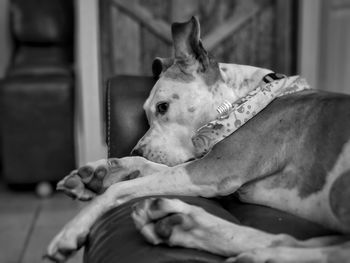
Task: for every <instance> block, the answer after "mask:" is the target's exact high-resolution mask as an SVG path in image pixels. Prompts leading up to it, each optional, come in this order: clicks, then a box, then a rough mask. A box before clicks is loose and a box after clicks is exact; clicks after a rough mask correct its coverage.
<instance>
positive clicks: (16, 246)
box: [0, 185, 83, 263]
mask: <svg viewBox="0 0 350 263" xmlns="http://www.w3.org/2000/svg"><path fill="white" fill-rule="evenodd" d="M82 206H83V205H82V204H81V203H79V202H78V201H73V200H71V199H70V198H68V197H66V196H64V195H63V194H56V195H54V196H53V197H51V198H48V199H40V198H38V197H37V196H36V195H35V194H34V193H21V192H11V191H9V190H7V189H6V188H5V187H4V186H2V185H0V263H38V262H44V261H43V260H42V255H43V254H44V252H45V249H46V246H47V245H48V243H49V241H50V240H51V238H53V237H54V235H55V234H56V233H57V232H58V231H59V230H60V228H61V227H62V226H63V225H64V224H65V223H66V222H67V221H68V220H69V219H70V218H72V217H73V216H74V215H75V214H76V213H77V211H78V210H79V209H80V208H81V207H82ZM69 262H70V263H81V262H82V251H80V252H79V253H78V254H77V255H75V256H74V258H72V259H71V260H70V261H69Z"/></svg>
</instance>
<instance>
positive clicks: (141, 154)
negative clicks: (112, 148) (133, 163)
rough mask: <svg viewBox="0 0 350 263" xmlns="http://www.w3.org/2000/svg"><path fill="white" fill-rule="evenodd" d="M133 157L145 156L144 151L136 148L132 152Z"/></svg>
mask: <svg viewBox="0 0 350 263" xmlns="http://www.w3.org/2000/svg"><path fill="white" fill-rule="evenodd" d="M131 155H132V156H143V151H142V149H141V148H134V149H133V150H132V151H131Z"/></svg>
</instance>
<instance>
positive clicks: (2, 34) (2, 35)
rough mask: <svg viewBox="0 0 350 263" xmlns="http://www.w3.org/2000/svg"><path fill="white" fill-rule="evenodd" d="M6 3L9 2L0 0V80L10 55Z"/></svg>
mask: <svg viewBox="0 0 350 263" xmlns="http://www.w3.org/2000/svg"><path fill="white" fill-rule="evenodd" d="M8 2H9V0H0V78H1V77H3V76H4V73H5V70H6V68H7V65H8V61H9V58H10V55H11V41H10V35H9V25H8V14H9V12H8Z"/></svg>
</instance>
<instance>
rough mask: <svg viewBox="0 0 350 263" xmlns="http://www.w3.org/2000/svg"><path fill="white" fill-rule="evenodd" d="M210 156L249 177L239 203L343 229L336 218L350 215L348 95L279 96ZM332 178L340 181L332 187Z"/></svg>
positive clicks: (304, 93)
mask: <svg viewBox="0 0 350 263" xmlns="http://www.w3.org/2000/svg"><path fill="white" fill-rule="evenodd" d="M228 145H229V147H228ZM209 154H210V155H212V158H206V161H208V160H213V162H216V164H215V163H213V164H212V165H216V166H218V167H220V169H221V168H225V169H228V170H231V171H232V173H233V174H236V175H237V177H239V176H241V174H244V175H245V176H246V177H247V178H246V179H247V183H246V184H245V185H243V187H241V188H240V190H239V195H240V198H241V199H242V200H243V201H246V202H251V203H254V204H263V205H269V206H271V207H275V208H279V209H281V210H284V211H288V212H291V213H293V214H296V215H299V216H302V217H304V218H308V219H312V220H314V221H316V222H319V223H321V224H324V225H327V226H329V227H331V228H335V229H338V230H344V229H342V228H343V227H342V226H341V225H342V224H341V222H339V220H340V221H342V220H345V219H344V217H345V215H344V213H345V214H346V217H347V218H349V213H350V207H349V205H348V204H347V203H346V200H345V199H344V198H345V195H346V196H347V197H348V199H349V197H350V184H349V182H348V181H349V180H348V179H345V178H346V176H347V178H350V176H349V175H350V96H347V95H343V94H336V93H327V92H322V91H304V92H300V93H296V94H292V95H287V96H284V97H281V98H278V99H276V100H275V101H274V102H272V103H271V104H270V105H269V106H268V107H267V108H266V109H264V110H263V111H262V112H261V113H260V114H258V115H257V116H255V117H254V118H253V119H252V120H250V121H248V122H247V123H246V124H245V125H244V126H243V127H241V128H240V129H239V130H237V131H236V132H235V133H234V134H232V135H231V136H230V137H228V138H227V139H226V140H224V141H222V142H221V143H219V144H218V145H216V146H215V147H214V148H213V150H212V152H211V153H209ZM217 162H219V163H217ZM209 165H210V164H209ZM250 178H257V179H254V180H251V179H250ZM341 178H342V179H341ZM336 180H342V182H343V183H342V184H336V185H333V186H332V184H333V183H334V182H335V181H336ZM344 180H345V181H344ZM346 207H347V208H346ZM344 209H345V210H346V211H345V212H344ZM340 210H342V212H340ZM339 213H342V215H341V216H340V217H342V218H343V219H339V218H337V217H339V216H337V214H339ZM348 230H349V229H348ZM348 230H347V231H348Z"/></svg>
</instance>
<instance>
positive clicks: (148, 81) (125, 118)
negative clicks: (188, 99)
mask: <svg viewBox="0 0 350 263" xmlns="http://www.w3.org/2000/svg"><path fill="white" fill-rule="evenodd" d="M154 83H155V80H154V79H153V77H145V76H116V77H114V78H112V79H110V80H109V81H108V83H107V97H106V100H107V101H106V105H107V112H106V113H107V118H106V119H107V123H106V125H107V127H106V133H107V137H106V139H107V145H108V156H109V157H124V156H128V155H129V154H130V152H131V150H132V149H133V147H134V146H135V145H136V143H137V141H138V140H139V139H140V138H141V137H142V136H143V135H144V134H145V132H146V131H147V129H148V122H147V118H146V115H145V113H144V111H143V107H142V106H143V103H144V102H145V101H146V99H147V97H148V95H149V92H150V91H151V89H152V87H153V85H154Z"/></svg>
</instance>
